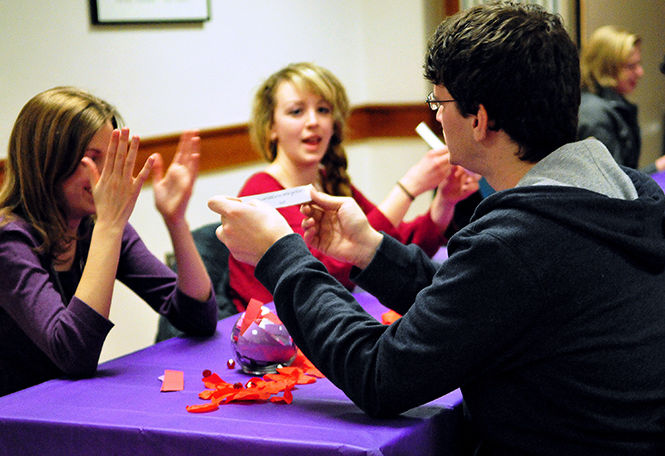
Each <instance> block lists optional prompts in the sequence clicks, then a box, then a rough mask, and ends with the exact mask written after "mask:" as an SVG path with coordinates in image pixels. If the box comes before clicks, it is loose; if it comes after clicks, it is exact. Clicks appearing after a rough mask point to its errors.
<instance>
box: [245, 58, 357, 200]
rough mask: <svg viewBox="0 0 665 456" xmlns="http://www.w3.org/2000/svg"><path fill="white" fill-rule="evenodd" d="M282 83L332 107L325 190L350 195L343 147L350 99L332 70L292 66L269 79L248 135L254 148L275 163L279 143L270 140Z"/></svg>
mask: <svg viewBox="0 0 665 456" xmlns="http://www.w3.org/2000/svg"><path fill="white" fill-rule="evenodd" d="M283 82H290V83H291V84H293V85H294V86H295V87H296V88H297V89H298V90H301V91H309V92H312V93H314V94H316V95H319V96H321V97H322V98H323V99H324V100H325V101H326V102H327V103H330V105H331V106H332V115H333V135H332V138H330V143H329V145H328V150H327V151H326V153H325V155H324V157H323V159H322V160H321V165H322V167H323V171H324V172H323V176H324V179H323V187H324V190H325V191H326V192H327V193H329V194H332V195H340V196H349V195H351V182H350V179H349V175H348V173H347V171H346V168H347V158H346V152H345V150H344V146H343V145H342V143H343V141H344V136H345V134H346V122H347V119H348V116H349V99H348V97H347V95H346V90H345V89H344V86H343V85H342V83H341V82H340V81H339V80H338V79H337V78H336V77H335V75H333V74H332V73H331V72H330V71H329V70H327V69H325V68H322V67H320V66H318V65H315V64H313V63H308V62H301V63H292V64H290V65H287V66H286V67H284V68H282V69H281V70H279V71H277V72H276V73H273V74H272V75H271V76H270V77H268V79H266V80H265V81H264V82H263V84H261V86H260V87H259V89H258V90H257V92H256V94H255V96H254V101H253V105H252V118H251V120H250V123H249V134H250V139H251V141H252V144H253V146H254V147H255V148H256V149H257V150H258V151H259V152H260V153H261V154H262V155H263V157H264V158H265V159H266V160H268V161H269V162H272V161H274V160H275V158H276V156H277V143H276V141H273V140H271V138H270V130H271V129H272V126H273V121H274V113H275V106H276V100H275V95H276V93H277V89H278V87H279V86H280V84H281V83H283Z"/></svg>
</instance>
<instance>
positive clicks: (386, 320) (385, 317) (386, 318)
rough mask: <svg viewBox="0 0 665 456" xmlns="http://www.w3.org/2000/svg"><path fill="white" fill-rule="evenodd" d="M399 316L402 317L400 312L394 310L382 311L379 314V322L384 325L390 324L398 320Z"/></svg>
mask: <svg viewBox="0 0 665 456" xmlns="http://www.w3.org/2000/svg"><path fill="white" fill-rule="evenodd" d="M400 318H402V316H401V315H400V314H398V313H397V312H395V311H394V310H389V311H388V312H384V313H382V314H381V323H383V324H384V325H390V324H392V323H394V322H396V321H397V320H399V319H400Z"/></svg>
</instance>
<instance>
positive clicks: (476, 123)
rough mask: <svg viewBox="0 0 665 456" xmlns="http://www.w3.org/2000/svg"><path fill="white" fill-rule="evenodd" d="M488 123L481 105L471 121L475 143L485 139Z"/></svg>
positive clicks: (485, 112) (483, 107)
mask: <svg viewBox="0 0 665 456" xmlns="http://www.w3.org/2000/svg"><path fill="white" fill-rule="evenodd" d="M488 123H489V118H488V116H487V110H486V109H485V106H483V105H482V104H481V105H479V106H478V112H477V113H476V115H475V116H474V119H473V137H474V139H475V140H476V141H482V140H484V139H485V138H486V137H487V130H488Z"/></svg>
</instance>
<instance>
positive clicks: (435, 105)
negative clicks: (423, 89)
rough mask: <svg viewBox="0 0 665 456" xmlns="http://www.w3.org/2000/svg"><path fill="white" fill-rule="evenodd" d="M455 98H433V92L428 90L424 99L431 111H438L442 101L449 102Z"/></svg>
mask: <svg viewBox="0 0 665 456" xmlns="http://www.w3.org/2000/svg"><path fill="white" fill-rule="evenodd" d="M453 101H455V100H435V99H434V92H430V94H429V95H427V98H426V99H425V103H427V105H428V106H429V108H430V109H431V110H432V111H438V110H439V108H440V107H441V106H443V104H444V103H450V102H453Z"/></svg>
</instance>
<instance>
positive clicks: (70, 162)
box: [0, 87, 217, 395]
mask: <svg viewBox="0 0 665 456" xmlns="http://www.w3.org/2000/svg"><path fill="white" fill-rule="evenodd" d="M119 122H120V117H119V114H118V113H117V111H116V110H115V108H113V107H112V106H111V105H109V104H108V103H107V102H105V101H103V100H101V99H99V98H97V97H95V96H94V95H91V94H89V93H87V92H85V91H83V90H80V89H77V88H73V87H56V88H53V89H50V90H46V91H45V92H42V93H39V94H38V95H36V96H35V97H33V98H32V99H31V100H30V101H28V103H27V104H26V105H25V106H24V107H23V109H22V110H21V112H20V113H19V115H18V117H17V119H16V122H15V124H14V127H13V129H12V133H11V137H10V140H9V150H8V158H7V165H6V166H7V169H6V173H5V176H4V182H3V186H2V189H1V190H0V270H1V271H2V274H0V347H1V348H0V395H4V394H8V393H11V392H14V391H17V390H19V389H23V388H26V387H28V386H31V385H35V384H37V383H40V382H43V381H45V380H48V379H52V378H55V377H60V376H71V377H82V376H90V375H93V374H94V373H95V371H96V369H97V363H98V361H99V355H100V352H101V349H102V344H103V343H104V339H105V338H106V335H107V334H108V332H109V331H110V330H111V328H112V327H113V323H111V321H109V311H110V307H111V297H112V293H113V287H114V283H115V280H116V278H117V279H118V280H120V281H121V282H123V283H125V284H126V285H127V286H128V287H129V288H130V289H132V290H133V291H134V292H135V293H137V294H138V295H139V296H140V297H141V298H142V299H144V300H145V301H146V302H147V303H148V304H149V305H150V306H151V307H152V308H153V309H155V310H156V311H158V312H159V313H160V314H163V315H166V316H167V317H168V318H169V319H170V320H171V322H173V324H174V325H176V326H177V327H178V328H180V329H181V330H184V331H186V332H187V333H189V334H192V335H198V336H210V335H212V334H213V333H214V332H215V329H216V324H217V318H216V304H215V296H214V293H213V292H212V289H211V283H210V279H209V278H208V274H207V273H206V270H205V268H204V266H203V263H202V262H201V258H200V257H199V255H198V253H197V251H196V249H195V248H194V242H193V240H192V235H191V234H190V231H189V228H188V225H187V221H186V220H185V209H186V207H187V203H188V201H189V198H190V195H191V192H192V187H193V184H194V181H195V179H196V175H197V172H198V149H199V139H198V137H197V136H196V135H195V134H194V133H193V132H186V133H185V134H183V136H182V137H181V141H180V144H179V146H178V150H177V152H176V156H175V158H174V159H173V162H172V163H171V165H170V166H169V168H168V170H167V171H166V173H164V166H163V164H162V158H161V156H159V155H153V156H151V157H149V158H148V160H147V161H146V163H145V164H144V165H143V167H142V169H141V171H140V172H139V174H138V175H137V176H136V177H134V176H133V170H134V163H135V160H136V154H137V151H138V146H139V139H138V137H132V138H131V139H130V138H129V129H127V128H122V129H119ZM151 171H152V172H153V173H154V194H155V204H156V206H157V209H158V210H159V212H160V214H161V215H162V217H163V219H164V222H165V223H166V226H167V228H168V231H169V234H170V236H171V240H172V242H173V249H174V252H175V257H176V261H177V263H178V270H179V272H180V274H178V276H176V275H175V274H174V273H173V271H171V270H170V269H169V268H168V267H167V266H166V265H164V264H163V263H162V262H161V261H159V260H158V259H157V258H156V257H155V256H153V255H152V254H151V253H150V252H149V251H148V249H147V248H146V246H145V245H144V244H143V242H142V241H141V238H140V237H139V235H138V234H137V232H136V231H135V230H134V229H133V228H132V227H131V225H129V224H128V219H129V216H130V215H131V213H132V210H133V209H134V205H135V203H136V199H137V197H138V195H139V191H140V190H141V186H142V185H143V183H144V181H145V180H146V179H147V178H148V176H149V174H150V172H151Z"/></svg>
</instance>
